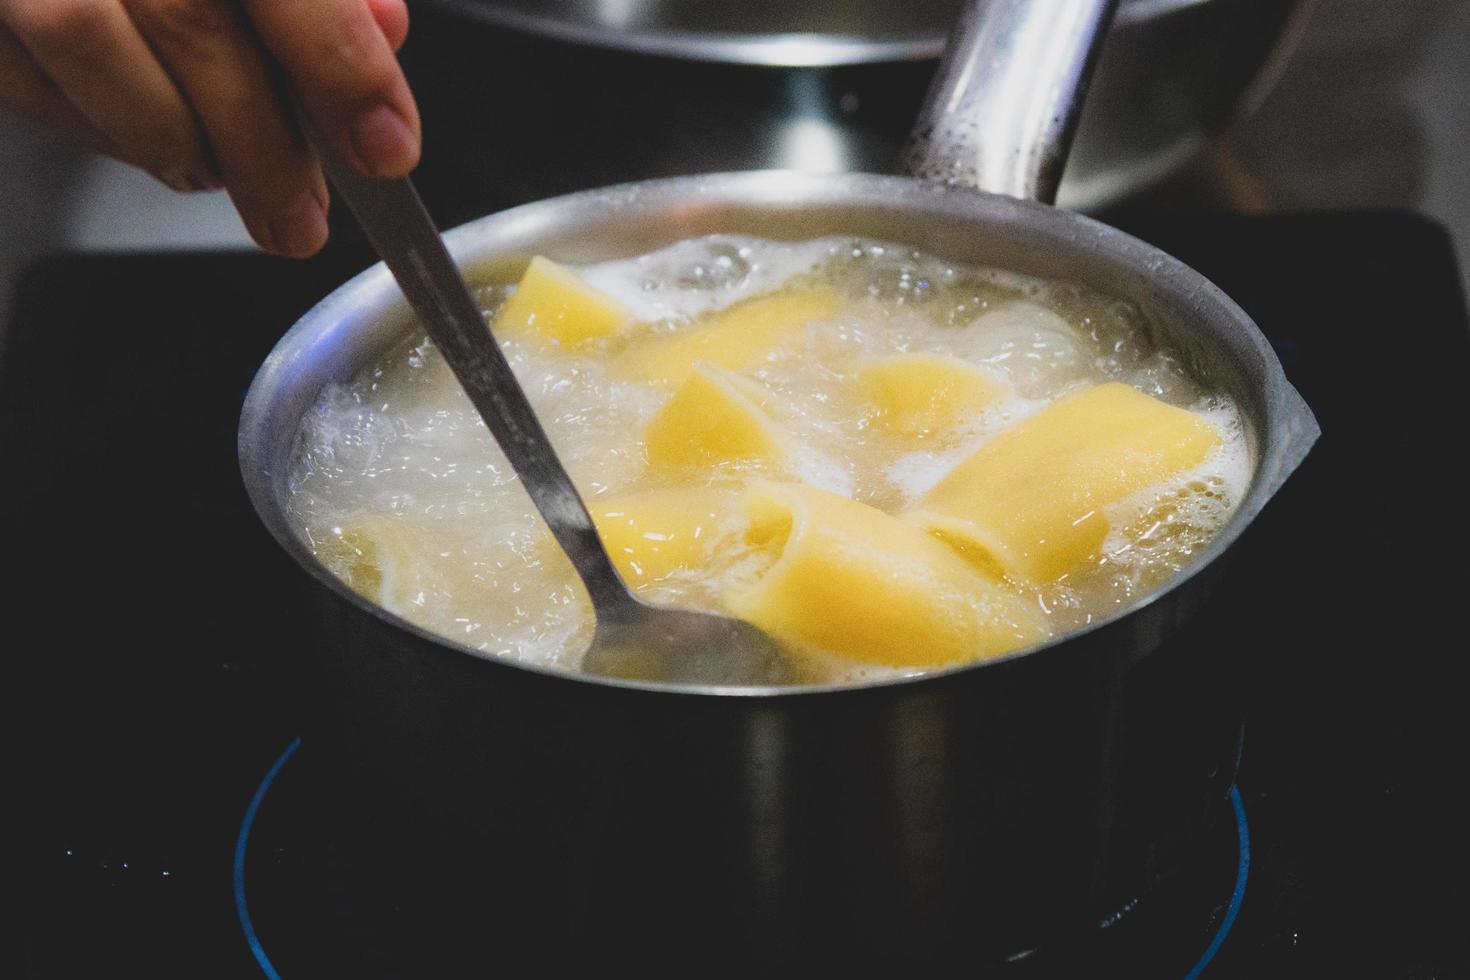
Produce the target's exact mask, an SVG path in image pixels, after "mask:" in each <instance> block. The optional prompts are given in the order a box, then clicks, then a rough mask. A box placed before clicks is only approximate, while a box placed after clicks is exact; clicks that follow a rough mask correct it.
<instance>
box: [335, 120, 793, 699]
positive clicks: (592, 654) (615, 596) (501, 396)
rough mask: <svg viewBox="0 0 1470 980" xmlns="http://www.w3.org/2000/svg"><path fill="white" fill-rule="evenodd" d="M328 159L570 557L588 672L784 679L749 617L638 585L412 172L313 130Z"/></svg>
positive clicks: (692, 679) (726, 680) (744, 681)
mask: <svg viewBox="0 0 1470 980" xmlns="http://www.w3.org/2000/svg"><path fill="white" fill-rule="evenodd" d="M308 138H309V139H311V142H312V143H313V145H314V147H315V149H316V150H317V154H318V156H319V157H320V158H321V160H322V167H323V169H324V170H326V172H327V176H328V177H330V178H331V180H332V183H333V184H334V185H335V186H336V188H337V191H338V193H340V194H341V196H342V198H343V200H345V201H346V202H347V206H348V207H349V208H351V209H352V213H353V214H354V215H356V216H357V220H358V222H359V223H360V224H361V225H362V227H363V230H364V231H365V232H367V236H368V239H369V240H370V241H371V242H372V243H373V247H374V248H376V249H377V252H378V255H379V256H381V257H382V259H383V262H384V263H385V264H386V265H387V266H388V268H389V269H390V270H391V271H392V273H393V277H394V278H395V279H397V280H398V285H399V286H400V287H401V288H402V289H403V294H404V295H405V296H406V297H408V302H409V305H411V306H412V307H413V309H414V312H415V313H417V314H418V316H419V320H420V321H422V322H423V325H424V328H425V329H426V330H427V331H428V334H429V337H430V338H431V339H432V340H433V341H434V344H435V345H436V346H437V347H438V348H439V352H440V353H441V354H443V355H444V359H445V360H446V361H447V362H449V366H450V368H451V369H452V370H453V371H454V374H455V377H457V378H459V383H460V384H461V385H463V386H464V389H465V391H466V392H467V393H468V394H469V396H470V401H471V402H473V403H474V405H475V408H476V409H478V410H479V413H480V417H481V418H483V419H484V420H485V424H486V425H487V426H489V428H490V432H491V434H492V435H494V436H495V441H496V442H498V443H499V444H500V448H501V449H502V450H503V451H504V452H505V455H506V458H508V459H509V460H510V465H511V466H512V467H513V468H514V469H515V471H516V475H517V476H519V477H520V478H521V483H522V485H524V486H525V488H526V491H527V492H528V493H530V495H531V500H532V501H534V502H535V504H536V508H537V509H538V510H539V511H541V516H542V517H544V518H545V519H546V523H547V524H548V525H550V527H551V533H552V534H553V535H555V536H556V540H557V542H558V543H559V544H560V545H561V547H562V550H563V551H565V552H566V553H567V557H569V558H571V560H572V565H573V566H574V567H575V568H576V569H577V574H578V575H579V576H581V579H582V582H583V584H584V585H586V586H587V593H588V595H590V596H591V597H592V608H593V612H594V614H595V615H596V617H597V626H596V630H595V631H594V633H593V636H592V645H591V647H589V648H588V650H587V654H586V656H585V657H584V658H583V661H582V668H583V670H584V671H586V672H588V673H593V674H602V675H606V676H612V677H624V678H628V679H636V680H655V681H676V682H684V683H691V684H741V685H764V684H775V683H780V682H782V681H783V680H784V679H787V664H786V661H785V659H784V658H783V657H782V656H781V654H780V652H779V650H778V649H777V647H776V645H775V643H774V642H773V641H772V640H771V639H770V638H769V637H768V636H766V634H764V633H762V632H761V631H760V630H758V629H756V628H755V627H753V626H750V625H749V624H747V623H743V622H740V621H739V620H735V619H729V618H726V617H724V616H716V615H712V614H710V613H702V612H692V611H688V610H682V609H669V608H665V607H662V606H654V605H650V604H648V603H646V602H643V601H641V600H639V599H637V598H635V597H634V596H633V594H632V593H631V592H630V591H629V590H628V587H627V585H625V584H624V583H623V580H622V578H621V577H620V576H619V575H618V572H617V569H616V568H615V567H614V566H613V563H612V561H611V560H610V559H609V558H608V555H607V550H606V549H605V548H604V547H603V545H602V541H601V540H600V539H599V538H598V536H597V531H596V529H595V527H594V526H593V523H592V517H591V515H590V514H588V513H587V507H586V505H585V504H583V503H582V498H581V497H580V496H579V495H578V494H577V489H576V487H574V486H573V485H572V481H571V478H570V477H569V476H567V471H566V470H565V469H564V468H563V467H562V465H561V460H559V459H558V458H557V456H556V451H555V450H554V449H552V447H551V442H550V440H548V439H547V438H546V432H545V431H544V430H543V429H542V428H541V423H540V421H538V420H537V418H536V413H535V411H534V410H533V409H532V408H531V403H530V402H529V401H528V400H527V399H526V394H525V392H524V391H522V390H521V386H520V384H519V383H518V382H517V381H516V377H515V375H514V374H513V373H512V372H511V369H510V365H509V364H508V363H506V360H505V355H504V354H502V353H501V351H500V345H499V344H497V343H496V342H495V338H494V337H492V336H491V334H490V330H489V328H488V327H486V325H485V320H484V318H483V317H482V316H481V314H480V308H479V306H478V305H477V304H476V303H475V300H474V298H473V297H471V296H470V292H469V289H468V288H466V286H465V284H464V280H463V279H461V278H460V275H459V270H458V268H457V267H456V266H455V265H454V261H453V260H452V259H451V258H450V257H449V252H448V250H447V249H446V248H445V247H444V240H443V239H442V238H441V237H439V232H438V230H437V229H435V227H434V223H433V221H432V220H431V219H430V218H429V214H428V212H427V211H426V210H425V209H424V204H423V201H421V200H420V199H419V195H418V191H416V190H415V189H414V186H413V184H412V183H411V182H410V181H408V180H407V179H403V180H376V179H372V178H367V177H362V176H360V175H358V174H357V173H356V172H355V171H353V170H352V169H351V168H350V167H347V166H345V165H343V164H342V163H341V162H340V161H338V160H335V159H333V158H332V156H331V154H330V153H328V152H326V148H325V147H324V146H323V145H322V144H321V141H320V140H317V139H313V138H311V134H310V133H309V134H308Z"/></svg>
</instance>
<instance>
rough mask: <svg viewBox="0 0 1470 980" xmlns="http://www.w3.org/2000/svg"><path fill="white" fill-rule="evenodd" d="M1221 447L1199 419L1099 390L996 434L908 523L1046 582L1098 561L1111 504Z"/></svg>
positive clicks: (1121, 390) (987, 561)
mask: <svg viewBox="0 0 1470 980" xmlns="http://www.w3.org/2000/svg"><path fill="white" fill-rule="evenodd" d="M1219 442H1220V437H1219V434H1218V433H1217V432H1216V431H1215V429H1214V428H1213V427H1212V426H1211V425H1210V424H1209V423H1208V422H1206V421H1204V420H1203V419H1201V418H1199V417H1198V416H1196V415H1194V414H1193V413H1192V412H1189V411H1187V410H1185V409H1182V408H1176V407H1175V406H1173V405H1169V404H1166V403H1164V402H1161V401H1159V400H1158V399H1155V398H1150V397H1149V396H1148V395H1145V394H1143V393H1142V392H1140V391H1137V390H1135V389H1133V388H1130V387H1129V386H1128V385H1125V384H1116V383H1114V384H1105V385H1099V386H1097V387H1095V388H1088V389H1086V390H1084V391H1081V392H1078V393H1077V394H1074V395H1069V396H1068V397H1066V398H1063V399H1062V400H1060V401H1057V402H1054V403H1053V404H1051V405H1049V406H1047V407H1046V408H1045V409H1043V410H1042V411H1041V412H1039V413H1037V414H1036V415H1033V416H1032V417H1031V418H1028V419H1025V420H1024V421H1022V422H1019V423H1017V424H1016V425H1014V426H1012V427H1011V428H1009V429H1006V430H1005V431H1003V432H1001V433H1000V434H998V435H996V436H995V437H994V438H993V439H991V440H990V441H988V442H987V443H985V445H983V446H981V447H980V449H979V450H978V451H976V452H975V454H974V455H972V456H971V457H970V458H969V459H967V460H965V461H964V462H963V463H961V464H960V465H959V466H957V467H955V469H954V470H953V471H951V472H950V474H949V475H948V476H946V477H945V478H944V479H943V480H941V481H940V482H939V483H938V485H936V486H935V487H934V489H932V490H931V491H929V494H928V495H927V496H926V497H925V498H924V499H923V500H922V501H920V504H919V507H918V508H917V509H916V510H914V511H912V512H910V513H909V514H907V515H905V519H907V520H909V521H911V522H913V523H914V524H916V525H917V526H919V527H923V528H925V529H926V530H928V531H929V532H930V533H932V534H934V535H936V536H937V537H939V538H941V539H942V540H944V541H945V542H946V543H948V544H950V545H952V546H953V547H955V548H956V549H957V550H958V551H959V552H960V553H962V554H963V555H965V556H966V557H967V558H969V559H971V560H972V561H974V562H975V563H977V564H979V565H981V566H982V567H985V568H987V569H990V570H993V571H999V572H1003V573H1004V574H1006V575H1009V576H1012V577H1015V578H1021V579H1029V580H1031V581H1033V582H1047V581H1051V580H1054V579H1057V578H1059V577H1061V576H1063V575H1065V574H1067V573H1068V572H1069V571H1072V570H1074V569H1075V568H1076V567H1077V566H1079V565H1081V564H1082V563H1083V562H1085V561H1087V560H1088V559H1089V558H1091V557H1092V556H1094V555H1095V554H1097V552H1098V549H1099V548H1100V547H1101V545H1102V542H1103V539H1104V538H1105V537H1106V536H1107V533H1108V522H1107V518H1106V517H1105V516H1104V515H1103V508H1104V507H1106V506H1108V505H1109V504H1112V503H1116V502H1117V501H1120V500H1122V499H1123V498H1125V497H1127V496H1129V495H1131V494H1133V493H1136V492H1138V491H1140V490H1143V489H1145V488H1146V487H1148V486H1150V485H1152V484H1155V483H1159V482H1161V481H1163V480H1166V479H1168V478H1169V477H1170V476H1173V475H1174V474H1176V473H1180V472H1183V471H1184V470H1187V469H1190V468H1191V467H1194V466H1197V465H1199V464H1200V463H1201V462H1203V461H1204V459H1205V456H1206V455H1208V453H1209V452H1210V450H1211V449H1213V448H1214V447H1215V446H1216V445H1218V444H1219Z"/></svg>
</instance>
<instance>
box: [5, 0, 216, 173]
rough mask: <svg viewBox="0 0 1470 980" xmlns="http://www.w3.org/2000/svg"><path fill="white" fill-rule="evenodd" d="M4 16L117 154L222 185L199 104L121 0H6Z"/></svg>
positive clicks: (38, 64) (155, 168) (151, 167)
mask: <svg viewBox="0 0 1470 980" xmlns="http://www.w3.org/2000/svg"><path fill="white" fill-rule="evenodd" d="M0 22H3V23H4V25H5V26H6V27H7V28H8V30H9V31H10V32H12V33H13V34H14V37H15V38H16V39H17V40H18V41H19V42H20V44H21V45H22V46H23V47H24V48H25V50H26V52H27V53H28V54H29V56H30V57H31V59H33V62H34V64H35V66H36V67H38V68H39V69H40V70H41V71H43V72H44V73H45V74H46V75H47V76H49V78H50V79H51V81H52V82H53V83H54V85H55V86H56V87H57V88H58V89H59V90H60V91H61V92H64V93H65V98H66V100H67V101H68V102H69V103H70V104H71V105H72V106H73V107H74V108H75V110H76V112H77V113H78V114H79V115H80V116H81V117H82V119H84V120H85V121H86V123H87V124H89V126H90V127H91V128H93V129H95V130H96V131H97V132H99V133H101V134H102V135H103V136H105V137H106V139H107V140H108V141H110V143H111V144H112V145H113V146H115V147H116V151H117V155H119V156H121V157H122V158H123V159H124V160H127V161H128V162H129V163H133V164H136V165H138V166H140V167H142V168H143V169H145V170H147V171H149V172H150V173H152V174H153V175H154V176H156V177H158V178H159V179H160V180H162V181H163V182H164V183H166V184H168V185H169V186H170V187H174V188H176V189H179V190H187V189H191V188H197V187H202V186H211V185H215V186H217V185H218V178H217V177H216V175H215V172H214V168H213V166H212V165H211V162H210V158H209V153H208V150H207V148H206V145H205V142H204V136H203V133H202V132H201V131H200V128H199V126H198V123H197V122H196V121H195V119H194V114H193V112H192V111H191V110H190V108H189V106H188V104H187V103H186V102H185V101H184V98H183V96H182V95H181V94H180V92H179V90H178V88H177V87H176V86H175V85H174V83H173V80H172V79H171V78H169V76H168V73H167V72H165V71H164V69H163V66H161V65H160V64H159V63H158V60H157V59H156V58H154V57H153V53H152V51H150V50H149V48H148V44H147V42H145V41H144V40H143V37H142V35H140V34H139V33H138V30H137V28H136V27H134V26H133V23H132V21H131V20H129V18H128V15H127V13H126V12H125V11H124V10H123V9H122V7H120V6H119V5H118V4H117V3H116V2H114V0H0ZM53 110H54V103H53Z"/></svg>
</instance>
